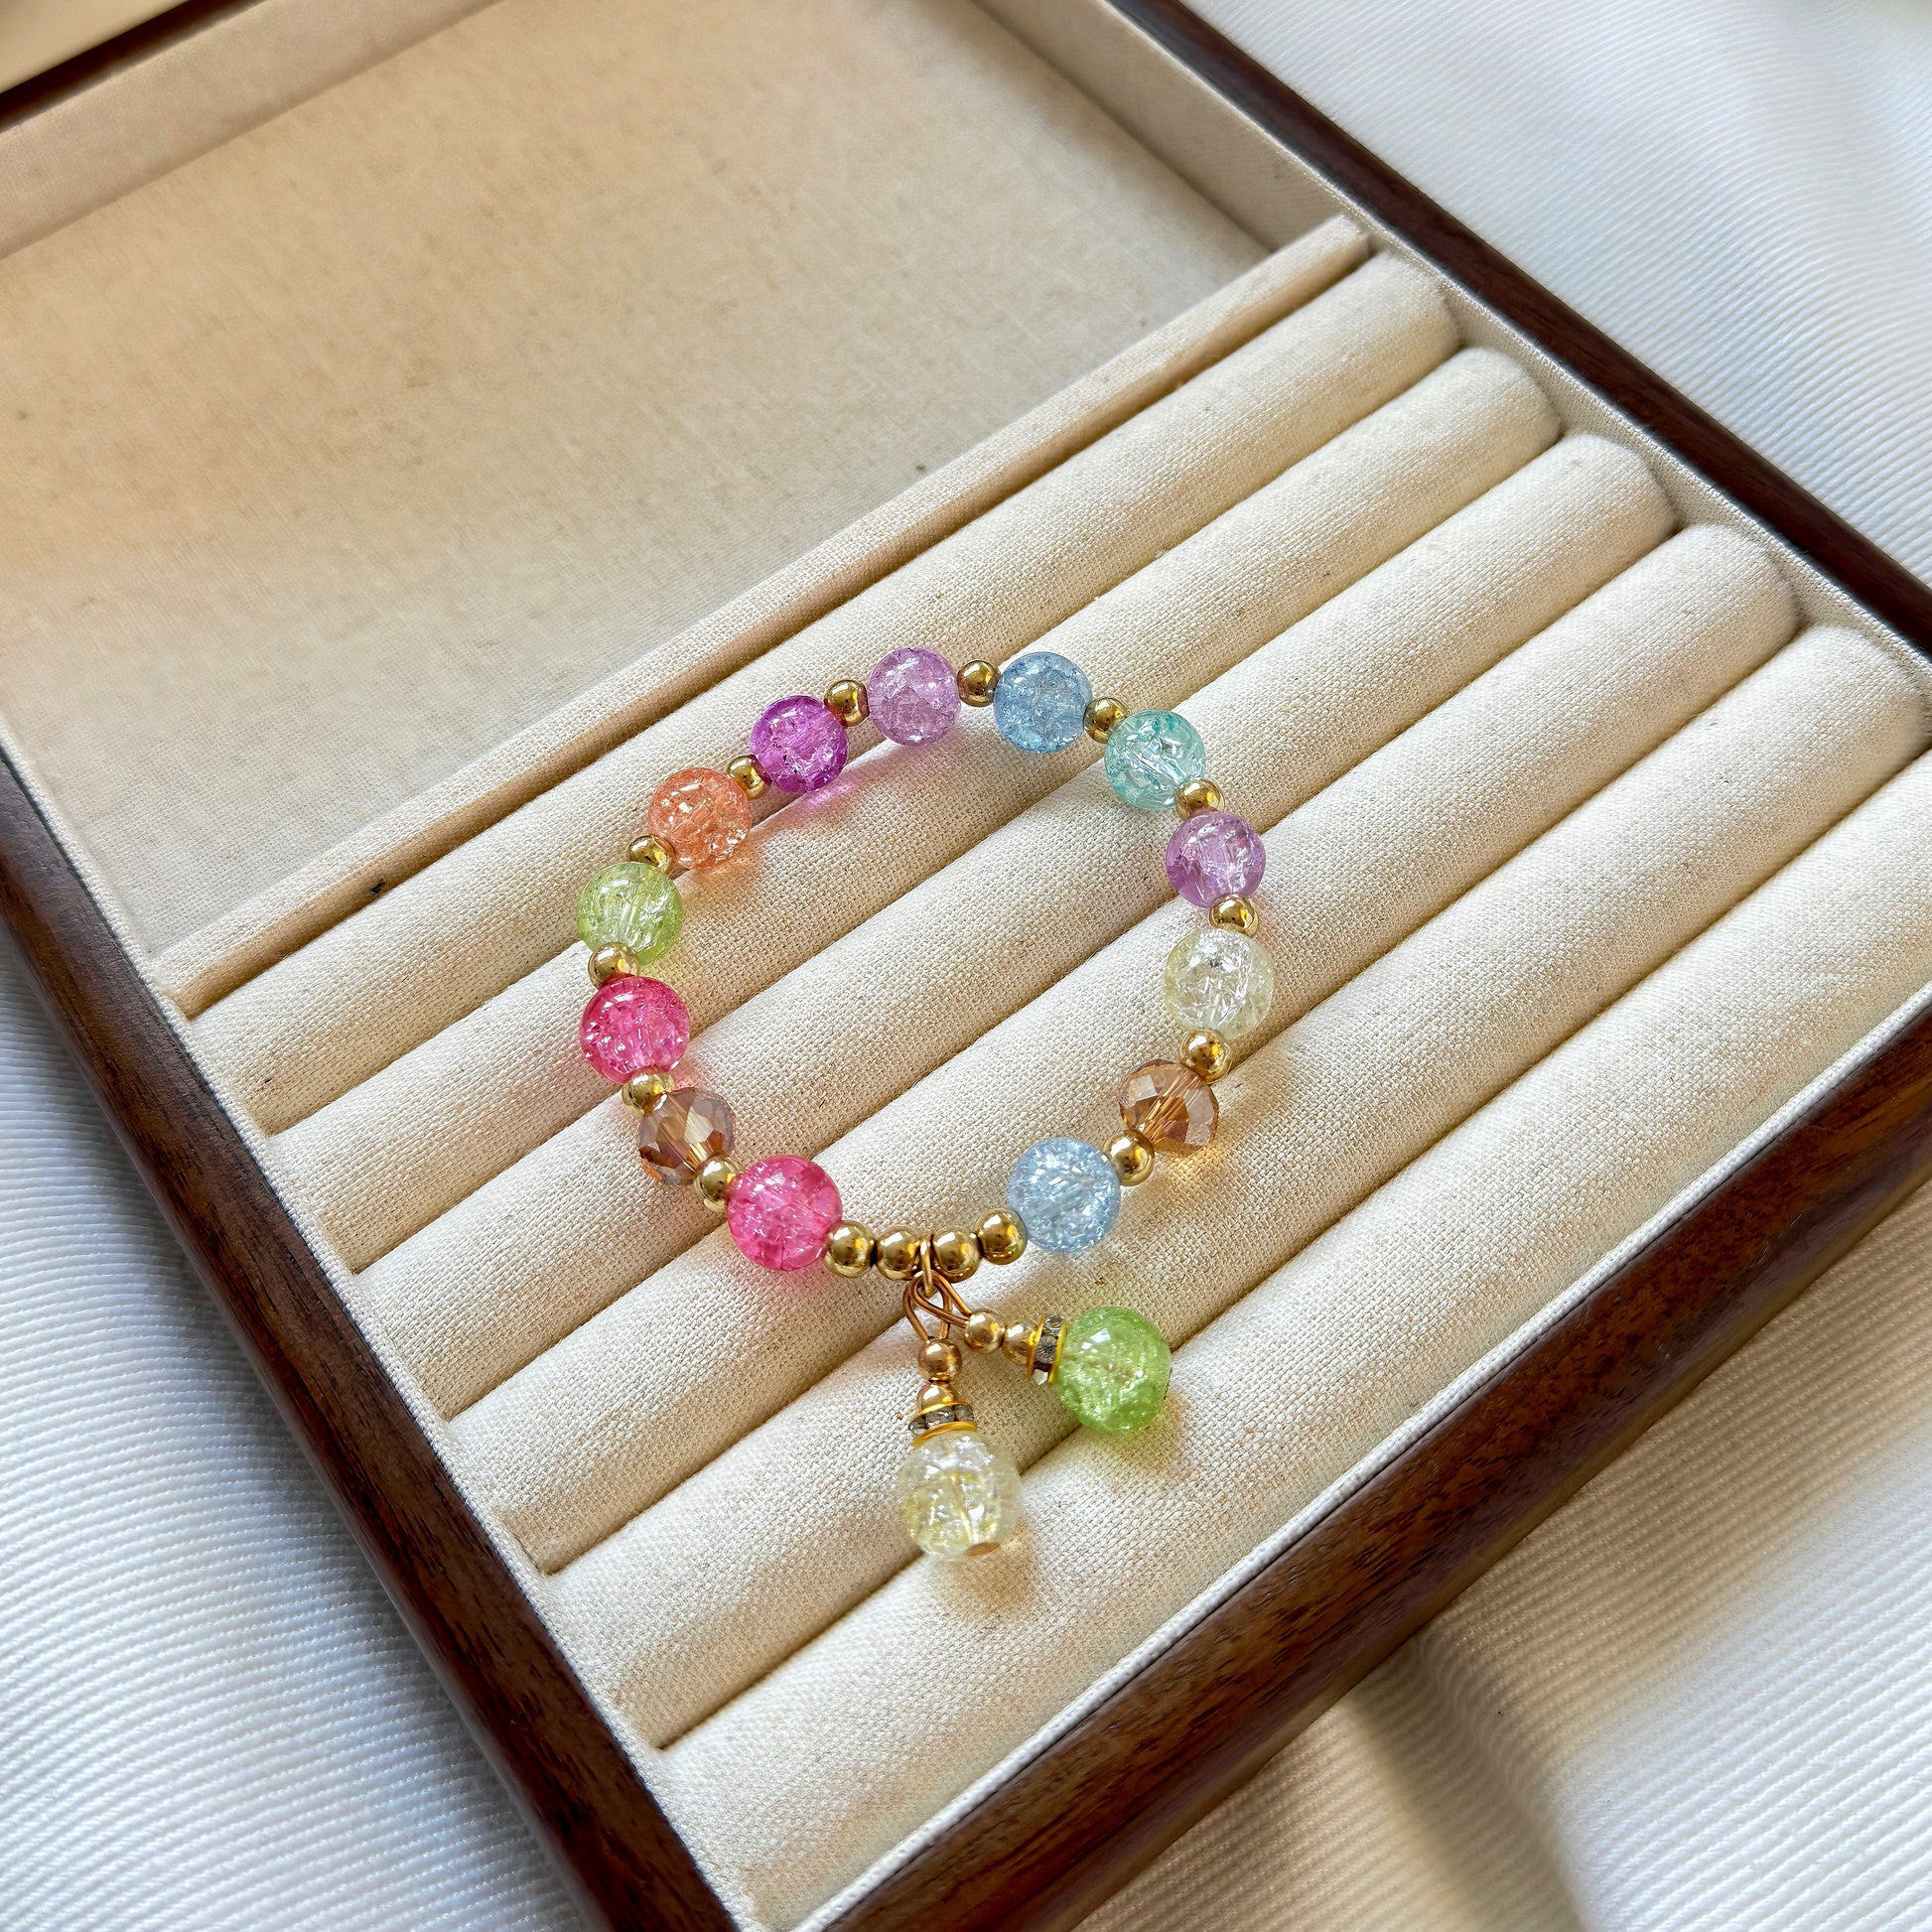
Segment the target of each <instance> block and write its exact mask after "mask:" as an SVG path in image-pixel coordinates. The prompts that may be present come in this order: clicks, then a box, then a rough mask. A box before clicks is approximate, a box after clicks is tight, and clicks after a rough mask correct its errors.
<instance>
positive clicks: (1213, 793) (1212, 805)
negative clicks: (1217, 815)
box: [1173, 778, 1221, 818]
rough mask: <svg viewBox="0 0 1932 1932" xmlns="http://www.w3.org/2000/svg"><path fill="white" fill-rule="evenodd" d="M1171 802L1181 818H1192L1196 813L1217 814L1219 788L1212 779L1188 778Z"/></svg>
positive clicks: (1219, 801)
mask: <svg viewBox="0 0 1932 1932" xmlns="http://www.w3.org/2000/svg"><path fill="white" fill-rule="evenodd" d="M1173 802H1174V808H1175V810H1177V811H1178V812H1179V813H1180V815H1181V817H1182V818H1192V817H1193V815H1194V814H1195V813H1196V812H1218V811H1219V810H1220V809H1221V787H1220V786H1219V785H1217V784H1216V783H1215V782H1214V780H1213V779H1212V778H1189V779H1188V780H1187V782H1186V783H1185V784H1184V785H1182V786H1181V787H1180V789H1179V790H1178V791H1177V792H1176V793H1175V794H1174V801H1173Z"/></svg>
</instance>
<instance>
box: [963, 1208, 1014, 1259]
mask: <svg viewBox="0 0 1932 1932" xmlns="http://www.w3.org/2000/svg"><path fill="white" fill-rule="evenodd" d="M975 1232H976V1233H977V1234H978V1235H979V1238H980V1253H981V1254H983V1255H984V1256H985V1257H986V1258H987V1260H988V1261H990V1262H992V1263H993V1265H994V1266H995V1267H996V1268H1004V1267H1005V1266H1006V1265H1007V1263H1008V1262H1010V1261H1018V1260H1019V1259H1020V1257H1021V1256H1022V1255H1024V1254H1025V1253H1026V1252H1027V1224H1026V1222H1025V1221H1023V1220H1022V1219H1021V1218H1020V1216H1019V1215H1018V1214H1016V1213H1014V1212H1013V1210H1012V1209H1011V1208H1007V1207H996V1208H995V1209H994V1210H993V1212H992V1213H991V1214H989V1215H987V1216H986V1218H985V1219H984V1220H983V1221H981V1222H980V1224H979V1227H978V1228H977V1229H976V1230H975Z"/></svg>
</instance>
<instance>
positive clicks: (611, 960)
mask: <svg viewBox="0 0 1932 1932" xmlns="http://www.w3.org/2000/svg"><path fill="white" fill-rule="evenodd" d="M643 970H644V969H643V968H642V967H641V966H639V965H638V964H637V962H636V961H635V960H634V959H632V958H631V956H630V955H629V954H628V953H627V952H625V951H624V949H623V948H622V947H621V946H599V947H598V949H597V950H596V952H594V953H592V954H591V984H592V985H593V986H602V985H603V984H604V982H605V981H606V980H614V979H616V978H617V977H618V975H619V974H620V973H627V974H629V975H630V976H631V977H632V978H633V979H634V978H635V977H636V976H637V975H638V974H639V973H641V972H642V971H643Z"/></svg>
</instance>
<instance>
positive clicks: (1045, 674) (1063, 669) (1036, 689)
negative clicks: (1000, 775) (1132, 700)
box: [993, 650, 1093, 752]
mask: <svg viewBox="0 0 1932 1932" xmlns="http://www.w3.org/2000/svg"><path fill="white" fill-rule="evenodd" d="M1092 701H1093V686H1092V685H1091V684H1089V683H1088V682H1087V674H1086V672H1084V671H1083V670H1081V668H1080V667H1079V665H1077V664H1076V663H1074V662H1073V660H1072V659H1071V658H1070V657H1062V656H1061V655H1060V654H1059V652H1058V651H1052V650H1030V651H1029V652H1028V653H1027V654H1026V656H1024V657H1016V658H1015V659H1014V660H1013V662H1012V663H1011V664H1009V665H1008V666H1007V667H1006V669H1005V670H1003V671H1002V672H1001V673H1000V683H999V688H998V689H997V690H996V691H995V692H994V693H993V722H994V724H995V725H997V726H998V727H999V731H1000V736H1001V737H1002V738H1004V739H1005V740H1006V741H1007V743H1008V744H1009V745H1017V746H1019V748H1020V749H1021V750H1022V751H1023V752H1063V751H1065V749H1066V748H1067V747H1068V746H1069V745H1071V744H1072V743H1073V741H1074V740H1075V739H1076V738H1078V737H1079V736H1080V734H1081V733H1082V732H1083V731H1085V730H1086V728H1087V706H1088V705H1089V704H1090V703H1091V702H1092Z"/></svg>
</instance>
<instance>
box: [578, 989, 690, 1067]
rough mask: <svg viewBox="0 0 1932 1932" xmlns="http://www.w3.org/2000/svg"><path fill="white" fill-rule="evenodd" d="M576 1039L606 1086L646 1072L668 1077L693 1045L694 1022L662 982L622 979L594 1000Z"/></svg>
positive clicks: (597, 994)
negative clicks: (667, 1074)
mask: <svg viewBox="0 0 1932 1932" xmlns="http://www.w3.org/2000/svg"><path fill="white" fill-rule="evenodd" d="M577 1038H578V1041H579V1043H580V1044H581V1045H582V1046H583V1048H584V1057H585V1058H586V1059H587V1060H589V1061H590V1063H591V1064H592V1065H593V1066H594V1067H596V1068H597V1070H598V1071H599V1072H600V1073H601V1074H603V1075H604V1077H605V1078H606V1079H607V1080H627V1079H629V1078H630V1076H631V1075H632V1074H633V1073H642V1072H643V1071H644V1070H645V1068H647V1067H656V1068H658V1069H659V1070H661V1071H663V1072H666V1073H668V1072H669V1071H670V1069H671V1068H672V1067H674V1066H675V1065H676V1064H677V1063H678V1061H679V1060H681V1059H682V1058H683V1057H684V1049H685V1048H686V1047H687V1046H689V1045H690V1043H691V1016H690V1014H689V1013H687V1012H686V1011H685V1008H684V1002H683V1001H682V1000H680V999H679V998H678V996H677V995H676V994H675V993H673V992H672V991H671V989H670V988H669V987H668V986H666V985H665V984H664V982H663V981H662V980H646V979H633V978H632V977H631V976H630V975H629V974H628V973H620V974H619V975H618V976H617V977H616V978H615V979H608V980H606V981H605V982H604V984H603V985H602V986H600V987H599V988H598V989H597V991H596V992H595V993H593V994H592V995H591V998H590V1004H589V1005H588V1006H586V1007H585V1009H584V1019H583V1022H582V1024H581V1025H580V1026H579V1027H578V1029H577Z"/></svg>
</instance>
